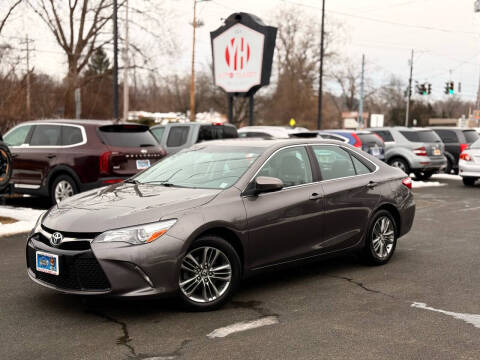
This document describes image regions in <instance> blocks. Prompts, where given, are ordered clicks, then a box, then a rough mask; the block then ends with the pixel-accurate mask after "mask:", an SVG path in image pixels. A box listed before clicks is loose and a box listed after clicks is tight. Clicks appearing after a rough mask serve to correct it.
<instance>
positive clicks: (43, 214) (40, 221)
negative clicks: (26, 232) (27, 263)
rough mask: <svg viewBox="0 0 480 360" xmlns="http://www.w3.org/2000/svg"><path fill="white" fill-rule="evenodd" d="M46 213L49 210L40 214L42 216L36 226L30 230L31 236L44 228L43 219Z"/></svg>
mask: <svg viewBox="0 0 480 360" xmlns="http://www.w3.org/2000/svg"><path fill="white" fill-rule="evenodd" d="M46 213H47V211H44V212H43V213H41V214H40V216H39V217H38V219H37V222H36V223H35V226H34V227H33V229H32V231H30V236H32V235H33V234H36V233H38V232H40V230H41V228H42V221H43V218H44V217H45V214H46Z"/></svg>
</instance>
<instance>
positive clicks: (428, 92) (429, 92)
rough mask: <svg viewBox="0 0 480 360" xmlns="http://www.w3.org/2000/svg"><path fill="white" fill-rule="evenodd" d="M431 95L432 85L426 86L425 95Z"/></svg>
mask: <svg viewBox="0 0 480 360" xmlns="http://www.w3.org/2000/svg"><path fill="white" fill-rule="evenodd" d="M431 93H432V84H427V94H428V95H430V94H431Z"/></svg>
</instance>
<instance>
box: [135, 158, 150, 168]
mask: <svg viewBox="0 0 480 360" xmlns="http://www.w3.org/2000/svg"><path fill="white" fill-rule="evenodd" d="M149 167H150V160H137V169H138V170H143V169H146V168H149Z"/></svg>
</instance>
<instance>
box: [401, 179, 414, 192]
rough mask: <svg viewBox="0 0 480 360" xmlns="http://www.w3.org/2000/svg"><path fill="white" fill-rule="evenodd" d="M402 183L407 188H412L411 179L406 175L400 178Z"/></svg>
mask: <svg viewBox="0 0 480 360" xmlns="http://www.w3.org/2000/svg"><path fill="white" fill-rule="evenodd" d="M402 184H403V185H405V186H406V187H407V188H409V189H411V188H412V179H410V178H409V177H407V178H405V179H403V180H402Z"/></svg>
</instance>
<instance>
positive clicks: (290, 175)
mask: <svg viewBox="0 0 480 360" xmlns="http://www.w3.org/2000/svg"><path fill="white" fill-rule="evenodd" d="M258 176H270V177H275V178H278V179H280V180H282V182H283V185H284V186H285V187H289V186H296V185H302V184H308V183H311V182H312V169H311V168H310V161H309V159H308V154H307V151H306V150H305V147H303V146H297V147H292V148H287V149H283V150H280V151H279V152H277V153H276V154H275V155H274V156H272V157H271V158H270V159H269V160H268V161H267V162H266V163H265V164H264V165H263V167H262V169H261V170H260V171H259V173H258V175H257V177H258Z"/></svg>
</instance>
